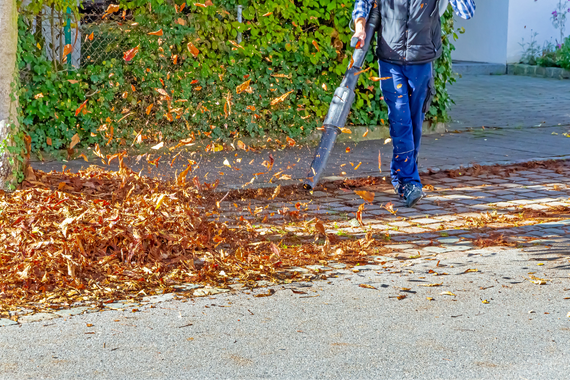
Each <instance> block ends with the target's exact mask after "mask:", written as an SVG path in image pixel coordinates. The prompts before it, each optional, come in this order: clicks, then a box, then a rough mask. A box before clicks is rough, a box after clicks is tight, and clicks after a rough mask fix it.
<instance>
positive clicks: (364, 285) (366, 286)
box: [358, 284, 378, 290]
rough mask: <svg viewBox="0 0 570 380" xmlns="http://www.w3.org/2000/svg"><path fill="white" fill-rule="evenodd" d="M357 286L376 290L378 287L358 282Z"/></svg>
mask: <svg viewBox="0 0 570 380" xmlns="http://www.w3.org/2000/svg"><path fill="white" fill-rule="evenodd" d="M358 286H359V287H361V288H365V289H376V290H378V288H375V287H374V286H372V285H368V284H360V285H358Z"/></svg>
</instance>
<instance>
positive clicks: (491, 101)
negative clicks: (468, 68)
mask: <svg viewBox="0 0 570 380" xmlns="http://www.w3.org/2000/svg"><path fill="white" fill-rule="evenodd" d="M449 93H450V95H451V97H452V99H453V100H454V101H455V105H454V106H452V107H451V110H450V112H449V114H450V116H451V117H452V119H453V121H452V123H451V127H450V130H455V129H459V130H462V129H467V128H474V129H479V128H481V127H482V126H485V127H499V128H523V127H525V128H527V127H536V126H547V127H550V126H555V125H559V124H561V125H570V81H568V80H558V79H547V78H532V77H522V76H516V75H466V76H464V77H462V78H458V80H457V82H456V83H454V84H453V85H452V86H450V87H449Z"/></svg>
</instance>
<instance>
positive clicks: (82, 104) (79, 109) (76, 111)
mask: <svg viewBox="0 0 570 380" xmlns="http://www.w3.org/2000/svg"><path fill="white" fill-rule="evenodd" d="M88 101H89V100H86V101H84V102H83V103H81V105H80V106H79V107H78V108H77V109H76V110H75V116H76V117H77V115H79V113H80V112H81V111H82V110H83V108H85V106H86V105H87V102H88Z"/></svg>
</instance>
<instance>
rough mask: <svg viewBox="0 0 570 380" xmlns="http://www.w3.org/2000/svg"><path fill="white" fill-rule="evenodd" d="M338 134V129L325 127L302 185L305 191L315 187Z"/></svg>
mask: <svg viewBox="0 0 570 380" xmlns="http://www.w3.org/2000/svg"><path fill="white" fill-rule="evenodd" d="M339 133H340V129H338V128H337V127H335V126H332V125H325V131H324V132H323V136H322V137H321V142H320V144H319V147H318V148H317V152H316V153H315V158H314V160H313V163H312V164H311V169H310V170H311V171H310V172H309V174H308V175H307V179H306V180H305V183H304V185H303V188H304V189H305V190H309V191H310V190H313V189H314V188H315V186H317V182H318V181H319V178H320V177H321V174H322V173H323V170H325V166H326V164H327V161H328V159H329V155H330V153H331V151H332V148H333V147H334V142H335V141H336V137H337V136H338V134H339Z"/></svg>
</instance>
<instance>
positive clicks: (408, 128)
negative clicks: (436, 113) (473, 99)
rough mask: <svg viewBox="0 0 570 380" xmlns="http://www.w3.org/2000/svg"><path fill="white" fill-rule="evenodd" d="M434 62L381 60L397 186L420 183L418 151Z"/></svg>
mask: <svg viewBox="0 0 570 380" xmlns="http://www.w3.org/2000/svg"><path fill="white" fill-rule="evenodd" d="M432 75H433V74H432V64H431V63H426V64H421V65H394V64H391V63H388V62H384V61H380V76H381V77H382V78H387V77H389V78H390V79H384V80H382V81H381V87H382V93H383V95H384V101H385V102H386V104H388V121H389V123H390V136H391V137H392V144H393V146H394V151H393V157H392V164H391V165H390V173H391V177H392V184H393V185H394V186H395V187H396V186H399V185H405V184H408V183H413V184H417V185H419V186H421V180H420V175H419V173H418V153H419V150H420V145H421V139H422V124H423V122H424V117H425V114H424V113H423V106H424V103H425V101H426V98H427V96H428V92H429V84H430V81H431V78H432Z"/></svg>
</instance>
